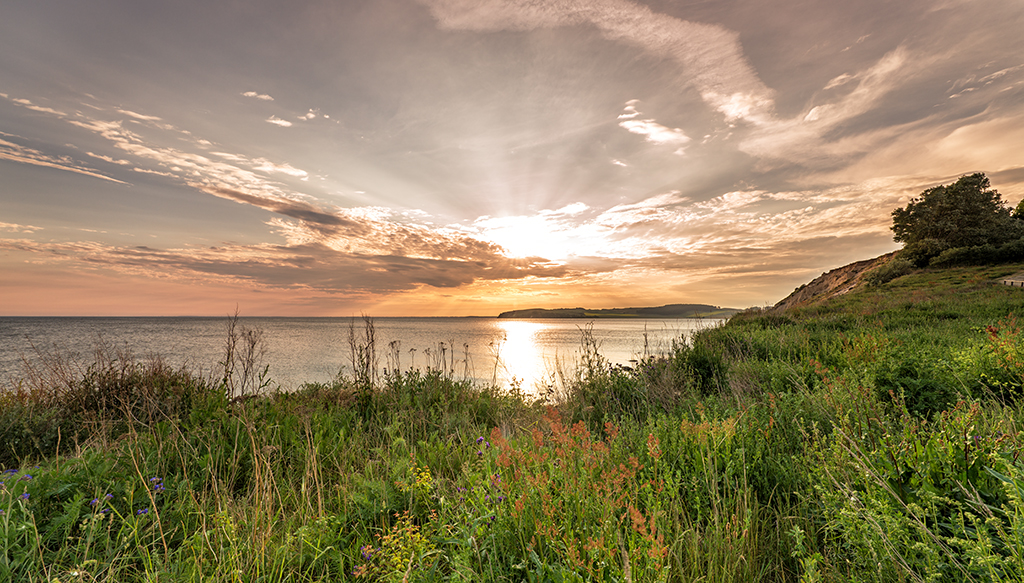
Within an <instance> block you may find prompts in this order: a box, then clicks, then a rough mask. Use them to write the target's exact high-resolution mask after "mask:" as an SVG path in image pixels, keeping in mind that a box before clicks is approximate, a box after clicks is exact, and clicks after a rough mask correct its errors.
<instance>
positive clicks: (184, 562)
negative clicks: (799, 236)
mask: <svg viewBox="0 0 1024 583" xmlns="http://www.w3.org/2000/svg"><path fill="white" fill-rule="evenodd" d="M1013 267H1014V266H1010V267H1009V269H1011V270H1012V269H1013ZM1016 267H1017V268H1020V267H1024V266H1016ZM999 269H1006V268H962V269H958V270H949V271H945V272H913V273H910V274H907V275H903V276H901V277H897V278H894V279H892V280H891V281H888V282H883V283H877V284H875V285H873V286H872V287H869V288H865V289H863V290H859V291H855V292H852V293H851V294H848V295H847V296H844V297H843V298H841V299H839V300H838V301H836V302H834V303H833V304H832V305H831V306H829V307H828V308H822V307H812V308H805V309H801V310H794V311H790V312H787V313H785V314H777V313H772V312H770V311H758V312H750V313H746V314H743V315H740V316H738V317H735V318H734V319H733V320H732V321H730V322H729V323H728V324H727V325H725V326H722V327H718V328H713V329H708V330H704V331H702V332H700V333H698V334H697V335H696V336H695V337H694V338H693V339H692V340H691V341H688V342H680V343H678V344H677V345H676V346H674V348H673V350H672V351H671V353H670V354H668V355H666V356H663V357H649V358H646V359H644V360H642V361H641V362H640V363H638V364H637V366H635V367H633V368H624V367H618V366H612V365H610V364H609V363H608V362H607V361H606V360H604V359H603V358H601V357H600V354H599V351H597V349H596V345H595V344H594V343H593V342H592V337H591V338H589V339H588V337H587V335H586V334H585V333H584V334H583V337H582V338H581V342H582V344H583V346H584V348H585V350H584V352H583V354H584V358H582V359H581V361H580V362H579V363H577V366H576V367H575V368H566V370H564V371H563V374H562V375H561V379H560V389H559V391H558V393H557V394H556V395H554V398H553V399H549V400H548V401H546V402H537V401H528V400H527V399H525V398H524V396H523V395H521V394H519V393H517V392H515V391H511V392H510V391H503V390H499V389H497V388H494V387H486V386H479V385H473V384H472V383H470V382H468V381H465V380H462V379H463V375H460V374H459V373H458V371H457V370H456V369H457V368H458V366H457V363H456V358H455V357H454V356H453V354H454V352H453V350H452V346H451V343H449V344H448V345H446V346H445V347H444V348H441V347H438V350H436V351H434V352H432V355H431V358H429V359H428V363H427V365H426V366H424V367H423V368H422V369H414V368H412V367H405V368H403V367H402V365H401V362H400V359H399V358H398V356H397V355H398V354H399V352H398V350H397V347H395V346H391V347H386V348H381V347H378V346H376V338H375V334H374V331H373V328H372V326H373V323H372V320H369V319H367V320H365V321H364V322H363V323H362V326H361V327H360V328H356V327H353V329H352V334H351V335H350V346H349V347H348V348H349V350H350V353H351V355H352V362H351V366H350V367H349V368H348V369H347V370H346V374H345V375H342V376H339V378H338V379H337V380H336V381H334V382H332V383H325V384H312V385H306V386H304V387H303V388H301V389H300V390H298V391H296V392H294V393H277V392H274V391H270V390H268V389H269V387H270V386H272V385H271V384H266V381H267V379H268V378H269V376H268V373H267V371H266V369H265V368H262V369H261V367H260V366H259V364H258V355H259V350H258V348H259V342H258V340H259V339H260V336H259V334H258V333H252V334H250V333H246V332H244V331H242V330H240V329H238V328H235V329H234V333H236V334H238V336H237V337H236V340H235V342H234V345H233V347H231V348H229V347H226V352H227V351H229V350H231V351H233V352H232V354H234V355H243V356H244V359H243V360H246V359H247V360H248V361H249V363H250V364H252V366H239V365H237V364H236V365H229V364H227V363H230V362H233V358H229V357H228V356H225V359H224V362H225V370H224V371H222V372H224V374H222V375H220V374H219V375H215V376H212V377H210V376H206V377H204V376H199V375H196V374H194V373H191V372H189V371H188V370H176V369H170V368H169V367H167V366H165V365H163V364H161V363H160V362H159V361H149V362H138V361H137V360H135V359H134V358H133V357H131V355H130V354H127V353H123V352H122V353H113V354H111V353H109V352H108V353H105V354H100V355H98V356H97V358H96V359H95V362H92V363H89V364H88V365H84V366H79V365H77V364H76V365H73V366H72V365H70V364H67V363H66V362H65V363H62V361H60V360H59V359H58V360H54V361H52V364H44V365H41V367H37V368H36V369H34V370H33V371H28V373H27V374H26V375H25V378H24V379H23V380H22V382H21V383H20V385H18V386H17V387H15V389H16V390H12V391H7V392H5V393H3V394H2V396H0V398H2V399H3V400H4V402H3V404H2V409H0V411H2V412H0V416H2V417H3V420H2V421H3V423H2V425H0V431H3V432H4V434H3V438H2V440H0V446H2V448H3V451H0V455H3V456H6V457H3V458H2V460H3V461H2V463H3V464H5V467H6V468H8V469H9V470H8V471H7V472H6V473H5V474H4V475H3V477H2V478H0V480H2V482H3V485H0V510H2V511H3V513H2V514H0V580H11V581H47V582H50V581H53V580H59V581H152V580H163V581H338V580H366V581H636V582H640V581H680V582H681V581H879V582H881V581H1016V580H1021V579H1024V502H1022V500H1024V460H1022V459H1021V453H1020V452H1021V451H1024V450H1022V448H1021V446H1022V444H1021V439H1022V435H1024V434H1022V433H1021V431H1022V422H1024V410H1022V408H1021V405H1020V404H1019V399H1018V395H1019V394H1020V390H1021V386H1022V384H1024V359H1022V358H1021V356H1022V354H1021V351H1022V350H1024V347H1022V345H1021V342H1020V334H1019V325H1018V323H1017V320H1016V317H1015V315H1014V314H1017V313H1020V311H1021V308H1024V299H1022V297H1021V296H1020V295H1019V294H1020V293H1021V292H1020V290H1013V289H1010V288H1000V287H995V286H990V285H987V284H986V283H985V282H986V281H988V280H989V279H994V277H997V274H996V272H997V271H998V270H999ZM231 333H232V330H231V329H230V327H229V335H230V334H231ZM254 339H255V340H257V342H253V340H254ZM228 342H229V343H230V342H231V340H230V339H229V341H228ZM250 346H251V347H253V349H252V350H250V349H249V348H248V347H250ZM245 355H248V356H245ZM382 360H383V361H384V366H383V367H382V366H381V361H382ZM261 370H262V371H263V372H262V373H261V372H260V371H261ZM246 371H249V372H246ZM271 372H272V371H271ZM261 374H262V375H263V376H262V377H261V376H260V375H261ZM237 375H243V376H244V377H245V378H244V379H243V378H239V377H238V376H237ZM261 379H262V380H261ZM261 387H262V388H261ZM238 397H243V398H238Z"/></svg>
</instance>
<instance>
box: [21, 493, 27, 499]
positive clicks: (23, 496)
mask: <svg viewBox="0 0 1024 583" xmlns="http://www.w3.org/2000/svg"><path fill="white" fill-rule="evenodd" d="M21 499H22V500H28V492H25V493H24V494H22V495H21Z"/></svg>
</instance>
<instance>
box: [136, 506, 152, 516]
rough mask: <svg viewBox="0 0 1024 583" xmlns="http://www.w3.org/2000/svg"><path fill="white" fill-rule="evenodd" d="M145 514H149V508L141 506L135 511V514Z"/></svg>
mask: <svg viewBox="0 0 1024 583" xmlns="http://www.w3.org/2000/svg"><path fill="white" fill-rule="evenodd" d="M143 514H149V508H140V509H139V510H137V511H136V512H135V516H142V515H143Z"/></svg>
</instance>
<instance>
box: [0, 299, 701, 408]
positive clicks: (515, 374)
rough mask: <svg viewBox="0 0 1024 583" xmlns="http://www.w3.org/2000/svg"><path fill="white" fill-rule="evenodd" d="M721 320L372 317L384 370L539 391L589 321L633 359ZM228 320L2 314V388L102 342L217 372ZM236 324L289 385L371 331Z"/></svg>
mask: <svg viewBox="0 0 1024 583" xmlns="http://www.w3.org/2000/svg"><path fill="white" fill-rule="evenodd" d="M720 322H721V321H720V320H693V319H673V320H644V319H636V320H634V319H629V320H612V319H600V320H594V321H590V322H588V321H586V320H555V319H537V320H506V319H500V320H499V319H497V318H375V319H373V326H374V330H375V333H376V347H377V353H378V356H379V357H380V364H381V367H385V366H391V367H394V366H395V362H394V361H395V360H396V359H397V360H398V362H397V365H398V367H399V368H401V369H402V370H405V369H409V368H418V369H423V368H426V367H427V366H433V367H435V368H436V367H438V366H439V365H440V362H441V359H442V358H443V359H444V362H445V364H446V366H447V367H448V368H450V369H454V372H455V374H456V375H457V376H463V377H466V378H471V379H473V380H476V381H478V382H485V383H487V382H495V383H498V384H499V385H502V386H508V385H509V383H510V382H519V383H521V386H522V388H523V390H524V391H525V392H527V393H537V392H538V391H539V390H540V388H541V387H543V386H545V385H546V384H547V383H549V382H550V380H551V378H552V375H553V374H554V373H555V371H556V369H557V367H559V366H561V367H562V368H563V369H564V370H572V367H573V366H575V363H576V362H577V361H578V359H579V356H580V348H581V340H582V338H583V331H584V330H585V329H587V328H590V330H591V332H592V335H593V338H594V339H595V340H596V342H597V345H598V350H599V352H600V353H601V355H602V356H604V357H605V358H607V359H608V360H610V361H611V362H613V363H618V364H629V362H630V361H631V360H634V359H637V358H639V357H642V356H643V355H644V354H645V353H646V354H661V353H665V352H667V351H668V350H669V349H670V348H671V345H672V342H673V341H680V340H685V339H686V338H688V337H689V335H690V334H692V333H693V331H695V330H697V329H700V328H706V327H709V326H714V325H717V324H719V323H720ZM227 325H228V320H227V319H226V318H15V317H6V318H0V386H3V385H6V386H10V385H9V383H11V382H15V381H16V379H18V378H20V377H21V376H22V375H23V371H24V368H23V367H24V363H25V361H26V360H27V361H29V362H33V361H38V358H39V355H40V353H45V352H51V353H53V352H56V353H60V354H63V355H66V356H71V357H72V358H73V359H76V360H77V361H79V362H81V363H89V362H92V358H93V354H94V353H95V350H96V348H97V347H98V346H101V345H102V346H106V347H108V348H114V349H127V350H130V351H131V353H132V354H134V355H135V356H136V357H137V358H138V359H140V360H144V359H146V358H148V357H150V356H153V355H158V356H160V357H161V358H163V359H164V360H165V361H167V362H169V363H171V364H172V365H174V366H189V367H191V368H193V369H194V370H198V371H202V372H211V371H214V370H216V369H217V368H218V362H220V361H221V360H222V359H223V355H224V346H225V340H226V338H227ZM238 326H239V327H242V326H244V327H248V328H250V329H260V330H262V331H263V338H264V340H265V345H266V357H265V360H264V362H265V364H266V365H269V367H270V369H269V377H270V379H271V380H272V383H273V384H274V385H276V386H280V387H281V388H282V389H284V390H291V389H295V388H297V387H299V386H300V385H301V384H302V383H307V382H328V381H330V380H332V379H334V378H335V377H336V376H337V375H338V374H339V373H344V372H345V371H348V370H351V368H350V367H351V356H350V355H351V350H350V343H349V334H350V330H352V329H353V326H354V329H355V332H356V334H357V336H361V335H362V334H363V332H364V323H363V321H362V319H360V318H356V319H354V320H353V319H352V318H240V319H239V320H238Z"/></svg>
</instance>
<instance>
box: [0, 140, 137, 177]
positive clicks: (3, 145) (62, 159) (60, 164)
mask: <svg viewBox="0 0 1024 583" xmlns="http://www.w3.org/2000/svg"><path fill="white" fill-rule="evenodd" d="M0 159H2V160H10V161H11V162H21V163H23V164H31V165H33V166H43V167H45V168H55V169H57V170H64V171H66V172H74V173H75V174H81V175H83V176H90V177H92V178H99V179H101V180H109V181H110V182H116V183H118V184H128V183H127V182H124V181H121V180H117V179H116V178H111V177H110V176H106V175H105V174H103V173H101V172H100V171H98V170H94V169H92V168H89V167H88V166H85V165H84V164H81V163H79V162H76V161H75V160H74V159H72V158H71V157H69V156H51V155H48V154H45V153H43V152H41V151H39V150H36V149H34V148H29V147H28V146H23V145H21V144H16V143H14V142H9V141H7V140H0Z"/></svg>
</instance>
